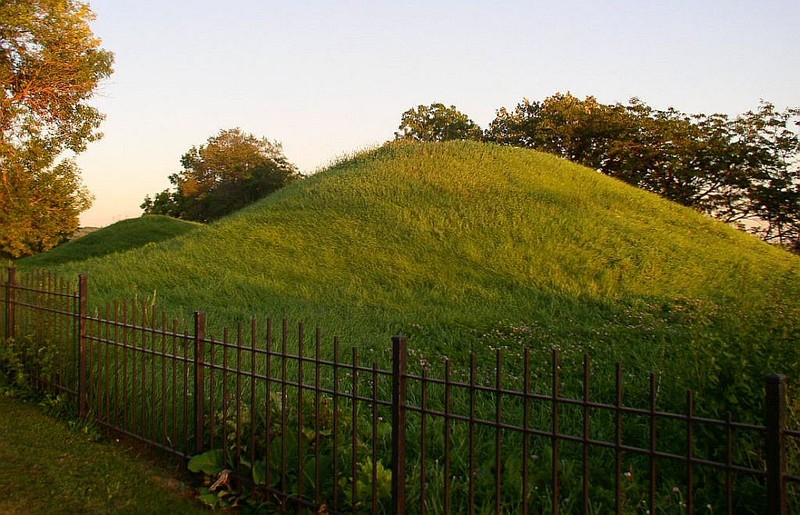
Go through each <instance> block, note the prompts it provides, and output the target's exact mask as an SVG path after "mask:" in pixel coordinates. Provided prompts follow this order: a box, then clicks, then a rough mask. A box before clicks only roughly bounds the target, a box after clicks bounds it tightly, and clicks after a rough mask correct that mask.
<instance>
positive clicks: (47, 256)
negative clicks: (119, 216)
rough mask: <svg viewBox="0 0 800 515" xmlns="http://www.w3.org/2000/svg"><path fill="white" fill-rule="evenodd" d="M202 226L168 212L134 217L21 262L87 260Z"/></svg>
mask: <svg viewBox="0 0 800 515" xmlns="http://www.w3.org/2000/svg"><path fill="white" fill-rule="evenodd" d="M197 227H200V225H199V224H196V223H193V222H186V221H184V220H177V219H175V218H170V217H168V216H160V215H153V216H144V217H141V218H131V219H130V220H122V221H121V222H117V223H115V224H112V225H109V226H108V227H105V228H103V229H98V230H96V231H93V232H91V233H89V234H87V235H85V236H82V237H80V238H77V239H75V240H72V241H68V242H66V243H64V244H63V245H60V246H58V247H56V248H54V249H53V250H51V251H49V252H45V253H42V254H37V255H35V256H30V257H27V258H24V259H22V260H20V261H19V262H18V263H19V265H21V266H49V265H59V264H62V263H68V262H71V261H84V260H87V259H91V258H95V257H102V256H105V255H108V254H114V253H117V252H125V251H128V250H131V249H135V248H138V247H142V246H144V245H148V244H154V243H159V242H162V241H164V240H168V239H170V238H174V237H175V236H180V235H182V234H186V233H187V232H189V231H191V230H193V229H196V228H197Z"/></svg>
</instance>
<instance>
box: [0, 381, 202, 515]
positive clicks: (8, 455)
mask: <svg viewBox="0 0 800 515" xmlns="http://www.w3.org/2000/svg"><path fill="white" fill-rule="evenodd" d="M87 433H91V431H83V430H82V429H75V428H70V427H69V425H68V424H67V423H65V422H63V421H60V420H55V419H53V418H51V417H49V416H46V415H45V414H43V413H42V412H41V410H40V409H39V407H37V406H35V405H33V404H30V403H28V402H24V401H22V400H20V399H17V398H12V397H8V396H2V395H0V462H2V463H5V464H6V465H5V466H3V467H0V513H47V512H53V511H58V512H60V513H112V512H119V511H124V512H127V513H203V512H204V509H203V507H202V506H201V505H200V504H198V503H197V502H196V501H194V500H193V499H191V498H190V497H189V494H190V492H189V491H188V490H187V489H186V487H184V486H183V484H182V483H181V482H180V481H178V480H177V479H176V475H175V474H172V473H171V471H170V470H169V469H168V468H166V467H165V466H164V464H162V463H156V462H153V461H152V460H151V459H145V458H144V457H138V458H137V457H135V456H134V455H133V454H132V453H131V452H129V450H128V449H125V448H124V447H123V446H121V445H120V444H118V443H116V442H114V441H109V442H96V441H93V440H94V439H95V438H93V437H92V436H91V434H87Z"/></svg>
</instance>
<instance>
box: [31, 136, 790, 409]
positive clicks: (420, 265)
mask: <svg viewBox="0 0 800 515" xmlns="http://www.w3.org/2000/svg"><path fill="white" fill-rule="evenodd" d="M144 221H147V219H142V220H141V221H132V222H131V223H132V224H136V223H143V222H144ZM150 221H151V222H153V223H154V224H156V225H158V224H161V223H167V220H164V219H151V220H150ZM193 227H194V226H193ZM113 228H114V226H112V227H109V228H108V229H106V230H105V231H101V232H99V233H95V234H93V235H92V236H95V237H96V238H98V239H103V240H104V241H106V243H104V244H103V246H105V247H113V246H115V245H116V243H115V240H116V238H117V236H116V234H115V231H114V230H113ZM121 238H122V235H120V239H121ZM79 241H80V240H79ZM65 248H66V246H65ZM67 250H68V249H67ZM64 252H66V250H65V251H64ZM47 256H48V254H44V255H42V256H41V257H39V258H38V259H39V261H36V260H34V259H28V260H23V261H20V262H19V266H21V267H23V268H27V267H29V266H31V267H32V266H34V265H36V266H39V265H44V264H46V263H47ZM50 268H52V269H54V270H55V271H56V272H57V273H59V274H64V275H67V276H74V275H76V274H78V273H88V274H89V275H90V288H91V299H90V300H91V303H92V304H93V306H95V307H98V308H101V307H102V306H103V305H104V304H105V303H106V302H111V301H113V300H114V299H124V298H134V297H137V298H139V299H141V298H144V297H147V298H152V299H153V300H154V301H155V302H156V303H157V304H158V305H159V306H160V307H161V308H164V309H166V310H167V311H168V312H169V313H170V314H171V315H172V316H175V317H177V318H181V319H184V320H187V319H188V317H189V316H190V314H191V312H192V311H193V310H195V309H203V310H205V311H207V313H208V316H209V322H210V324H211V329H210V332H211V333H212V334H217V335H219V334H220V332H221V330H220V327H221V326H222V325H229V326H230V325H232V324H233V323H234V321H235V320H239V319H245V320H246V319H248V318H250V317H251V316H259V317H262V316H272V317H274V318H280V317H284V316H285V317H289V318H290V319H292V320H293V321H296V320H305V321H306V323H307V324H308V325H309V326H315V325H319V326H321V327H322V328H323V331H324V334H325V337H326V341H330V337H332V336H333V335H334V334H336V335H339V336H341V338H342V342H343V344H344V345H345V346H347V345H355V346H357V347H360V348H361V349H362V351H363V352H364V355H365V356H366V358H367V359H375V360H378V361H385V358H386V357H387V356H388V347H389V337H390V336H391V335H392V334H396V333H401V332H402V333H405V334H408V335H409V336H410V337H411V344H410V345H411V348H413V349H414V350H415V353H416V354H415V355H416V356H418V357H421V358H427V359H429V360H431V361H439V360H440V357H441V356H449V357H451V358H454V359H456V360H464V359H466V354H467V353H468V352H469V351H470V350H474V351H476V352H477V353H478V354H479V359H481V360H486V359H491V349H492V348H506V349H509V352H510V353H512V354H511V355H512V356H513V355H514V353H518V352H520V350H521V349H522V348H523V347H525V346H527V347H531V348H533V349H534V350H535V351H536V352H540V353H542V354H541V355H542V356H547V355H548V353H549V349H550V348H552V347H557V348H559V349H561V352H562V359H563V360H564V362H565V363H576V364H577V363H579V361H580V359H581V355H582V354H583V353H584V352H589V353H590V354H592V355H593V357H594V362H595V364H596V367H597V369H598V374H600V375H602V376H605V377H611V376H612V375H613V371H612V363H613V362H614V361H616V360H620V361H622V363H623V366H624V367H625V368H626V370H630V371H632V373H635V374H638V376H639V377H643V376H644V374H645V373H646V371H648V370H653V371H656V372H661V373H663V374H666V375H667V376H668V383H669V385H671V386H670V388H669V389H668V390H671V392H672V393H673V394H675V395H674V398H675V399H677V400H676V401H675V403H676V404H678V405H682V402H683V395H682V393H681V392H683V391H684V389H685V388H687V387H689V388H694V389H696V390H698V393H699V400H698V406H699V407H702V409H707V410H709V411H713V412H721V411H722V410H724V409H728V408H734V409H739V410H740V409H745V410H752V412H753V413H754V414H755V413H758V415H759V416H760V408H758V402H759V401H758V400H755V401H754V400H753V399H751V397H759V396H760V395H761V393H760V392H761V391H762V385H763V376H764V375H765V374H767V373H785V374H788V375H789V376H790V377H791V378H792V379H793V380H794V379H795V378H797V377H800V374H798V372H800V366H798V351H797V342H798V340H800V303H798V302H797V298H800V259H798V258H797V257H796V256H793V255H791V254H789V253H787V252H784V251H782V250H779V249H777V248H774V247H771V246H769V245H767V244H764V243H763V242H760V241H759V240H757V239H756V238H754V237H751V236H749V235H746V234H744V233H742V232H740V231H737V230H735V229H733V228H730V227H728V226H725V225H723V224H721V223H719V222H716V221H713V220H710V219H708V218H707V217H705V216H703V215H701V214H698V213H696V212H694V211H692V210H689V209H687V208H683V207H681V206H678V205H676V204H673V203H670V202H667V201H665V200H663V199H660V198H658V197H656V196H655V195H652V194H649V193H646V192H643V191H641V190H637V189H635V188H632V187H630V186H628V185H626V184H624V183H622V182H619V181H615V180H613V179H610V178H608V177H606V176H603V175H601V174H599V173H596V172H594V171H592V170H589V169H586V168H583V167H580V166H577V165H574V164H572V163H569V162H567V161H564V160H561V159H558V158H555V157H553V156H550V155H546V154H542V153H538V152H534V151H530V150H525V149H518V148H509V147H500V146H496V145H491V144H480V143H473V142H451V143H445V144H387V145H385V146H383V147H381V148H379V149H376V150H373V151H368V152H364V153H360V154H358V155H356V156H354V157H352V158H349V159H345V160H343V161H341V162H340V163H338V164H336V165H334V166H332V167H331V168H330V169H328V170H325V171H323V172H321V173H319V174H317V175H315V176H313V177H310V178H308V179H306V180H304V181H301V182H299V183H296V184H293V185H290V186H289V187H287V188H285V189H283V190H281V191H279V192H277V193H276V194H273V195H271V196H270V197H268V198H266V199H264V200H263V201H261V202H259V203H257V204H254V205H252V206H251V207H249V208H246V209H244V210H242V211H240V212H238V213H236V214H234V215H232V216H230V217H228V218H225V219H223V220H220V221H219V222H217V223H214V224H211V225H209V226H203V227H197V228H193V229H192V230H191V231H189V232H188V233H186V234H184V235H182V236H177V237H173V238H170V239H168V240H165V241H162V242H160V243H156V244H148V245H144V246H139V247H137V248H131V249H130V250H127V251H125V252H117V253H113V254H108V255H105V256H104V257H102V258H97V259H95V258H92V259H84V260H82V261H70V262H67V263H63V264H60V265H58V266H51V267H50ZM569 380H570V379H569V376H565V381H569ZM665 388H666V387H665ZM721 392H724V393H721ZM668 397H669V396H668ZM745 397H747V398H745ZM700 399H702V400H700ZM754 403H755V404H754ZM699 409H700V408H699Z"/></svg>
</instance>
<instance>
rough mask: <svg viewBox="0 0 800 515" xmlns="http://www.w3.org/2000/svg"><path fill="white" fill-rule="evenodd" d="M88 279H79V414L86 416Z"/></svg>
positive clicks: (84, 276)
mask: <svg viewBox="0 0 800 515" xmlns="http://www.w3.org/2000/svg"><path fill="white" fill-rule="evenodd" d="M88 283H89V281H88V277H87V276H86V275H80V276H79V277H78V413H79V414H80V416H81V417H85V416H86V368H87V363H86V322H87V320H86V319H87V316H88V306H89V289H88V288H89V287H88Z"/></svg>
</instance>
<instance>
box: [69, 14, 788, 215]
mask: <svg viewBox="0 0 800 515" xmlns="http://www.w3.org/2000/svg"><path fill="white" fill-rule="evenodd" d="M89 3H90V5H91V7H92V9H93V10H94V11H95V13H96V14H97V18H98V19H97V21H96V22H95V23H94V25H93V28H94V31H95V34H96V35H97V36H99V37H101V38H102V39H103V46H104V47H105V48H106V49H108V50H111V51H112V52H114V53H115V55H116V63H115V69H116V72H115V73H114V75H113V76H112V77H111V79H110V80H109V81H108V82H106V83H105V84H104V85H103V86H102V88H101V90H100V93H99V95H98V97H97V99H96V101H95V103H96V104H97V105H98V107H99V108H100V109H101V111H102V112H104V113H105V114H106V115H107V119H106V121H105V122H104V124H103V126H102V131H103V132H104V133H105V135H106V136H105V138H104V139H102V140H100V141H99V142H96V143H93V144H91V145H90V146H89V149H88V150H87V151H86V152H85V153H84V154H82V155H81V156H79V158H78V163H79V165H80V166H81V168H82V170H83V176H84V181H85V183H86V185H87V186H88V187H89V189H90V190H91V191H92V192H93V193H94V195H95V196H96V200H95V204H94V207H92V209H91V210H89V211H87V212H86V213H84V214H83V216H82V217H81V220H82V223H83V225H94V226H105V225H108V224H110V223H113V222H115V221H118V220H121V219H125V218H130V217H135V216H139V215H140V214H141V211H140V209H139V204H140V203H141V202H142V199H143V198H144V196H145V195H146V194H153V193H155V192H158V191H161V190H163V189H165V188H167V187H168V186H169V183H168V180H167V176H168V175H170V174H171V173H175V172H177V171H178V170H179V169H180V156H181V155H182V154H183V153H185V152H186V151H187V150H188V149H189V148H190V147H191V146H192V145H200V144H202V143H204V142H205V141H206V139H208V137H210V136H212V135H214V134H216V133H217V132H218V131H219V130H221V129H227V128H232V127H241V128H242V129H244V130H245V131H248V132H252V133H254V134H256V135H257V136H266V137H268V138H270V139H276V140H278V141H281V142H282V143H283V147H284V152H285V154H286V156H287V157H288V158H289V159H290V160H291V161H292V162H294V163H296V164H297V165H298V167H299V168H300V170H301V171H303V172H312V171H314V170H315V169H318V168H319V167H322V166H324V165H325V164H327V163H328V162H329V161H330V160H332V159H334V158H336V157H337V156H340V155H342V154H345V153H349V152H353V151H356V150H359V149H362V148H364V147H369V146H373V145H377V144H380V143H382V142H384V141H386V140H388V139H391V138H392V137H393V133H394V131H395V130H397V126H398V124H399V123H400V115H401V114H402V113H403V111H405V110H407V109H408V108H410V107H414V106H417V105H419V104H430V103H432V102H442V103H445V104H447V105H450V104H453V105H455V106H456V107H458V108H459V109H460V110H461V111H463V112H465V113H466V114H468V115H469V116H470V117H471V118H472V119H473V120H474V121H476V122H477V123H478V124H480V125H481V126H482V127H486V126H487V125H488V124H489V122H490V121H491V120H492V119H493V118H494V115H495V111H496V110H497V109H498V108H500V107H502V106H506V107H510V108H511V107H513V106H515V105H516V104H517V103H518V102H519V101H520V100H522V98H523V97H528V98H530V99H534V100H542V99H544V98H545V97H547V96H549V95H552V94H553V93H556V92H559V91H560V92H566V91H570V92H572V93H573V94H575V95H578V96H581V97H583V96H586V95H594V96H596V97H597V98H598V100H600V101H601V102H606V103H613V102H625V101H627V100H628V99H629V98H630V97H632V96H637V97H639V98H641V99H642V100H644V101H645V102H647V103H648V104H650V105H652V106H653V107H656V108H666V107H669V106H674V107H675V108H677V109H679V110H682V111H686V112H704V113H711V112H722V113H728V114H737V113H740V112H743V111H746V110H748V109H751V108H754V107H756V106H757V104H758V101H759V99H761V98H763V99H766V100H770V101H772V102H774V103H775V104H776V105H777V106H778V107H780V108H783V107H786V106H800V31H798V20H800V2H798V1H797V0H782V1H737V0H725V1H717V0H715V1H701V0H698V1H660V2H656V1H646V0H638V1H634V0H617V1H602V2H601V1H588V0H586V1H564V0H551V1H548V2H531V1H529V2H522V1H505V2H488V1H487V2H471V1H464V0H462V1H449V0H448V1H440V2H422V1H413V2H401V1H393V2H382V1H373V2H366V1H361V2H356V1H349V0H336V1H297V2H291V1H286V2H272V1H256V0H228V1H226V2H220V1H211V0H137V1H121V0H89Z"/></svg>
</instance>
